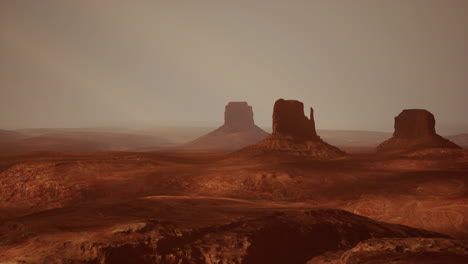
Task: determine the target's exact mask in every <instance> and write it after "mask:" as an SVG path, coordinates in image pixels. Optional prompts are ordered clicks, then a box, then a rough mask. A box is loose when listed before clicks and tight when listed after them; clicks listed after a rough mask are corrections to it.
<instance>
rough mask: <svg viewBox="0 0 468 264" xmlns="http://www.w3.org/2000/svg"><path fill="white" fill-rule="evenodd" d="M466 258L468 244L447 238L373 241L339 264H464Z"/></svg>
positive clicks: (349, 252) (350, 251)
mask: <svg viewBox="0 0 468 264" xmlns="http://www.w3.org/2000/svg"><path fill="white" fill-rule="evenodd" d="M467 259H468V241H463V240H453V239H447V238H414V237H413V238H383V239H382V238H372V239H369V240H366V241H364V242H361V243H359V244H358V245H357V246H356V247H354V248H353V249H351V250H348V251H347V252H345V253H344V254H343V256H342V257H341V258H340V261H337V262H336V264H358V263H359V264H371V263H402V264H427V263H444V264H458V263H465V262H466V260H467ZM395 261H397V262H395Z"/></svg>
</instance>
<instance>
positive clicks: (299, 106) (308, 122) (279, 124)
mask: <svg viewBox="0 0 468 264" xmlns="http://www.w3.org/2000/svg"><path fill="white" fill-rule="evenodd" d="M273 135H275V136H277V137H283V138H291V139H300V140H318V139H319V138H318V136H317V132H316V131H315V121H314V110H313V108H312V107H311V108H310V119H309V118H307V117H306V116H305V115H304V104H303V103H302V102H299V101H296V100H284V99H279V100H277V101H276V102H275V106H274V107H273Z"/></svg>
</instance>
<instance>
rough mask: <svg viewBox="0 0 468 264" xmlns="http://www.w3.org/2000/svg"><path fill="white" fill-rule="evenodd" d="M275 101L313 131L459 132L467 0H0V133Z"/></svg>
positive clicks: (151, 120) (196, 117)
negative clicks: (415, 123) (406, 113)
mask: <svg viewBox="0 0 468 264" xmlns="http://www.w3.org/2000/svg"><path fill="white" fill-rule="evenodd" d="M278 98H285V99H298V100H301V101H303V102H304V103H305V105H306V106H307V107H310V106H313V107H314V108H315V113H316V121H317V127H318V128H334V129H361V130H387V131H388V130H392V127H393V117H394V116H395V115H397V114H398V113H399V112H400V111H401V110H402V109H404V108H426V109H428V110H430V111H431V112H433V113H434V114H435V115H436V119H437V121H438V123H439V124H442V123H444V124H449V125H450V124H451V125H453V126H457V125H460V124H467V123H468V120H467V113H468V1H466V0H385V1H384V0H380V1H378V0H353V1H348V0H341V1H338V0H335V1H333V0H315V1H314V0H282V1H275V0H265V1H261V0H229V1H228V0H225V1H223V0H196V1H195V0H186V1H181V0H166V1H162V0H161V1H157V0H153V1H142V0H138V1H137V0H127V1H116V0H112V1H111V0H108V1H103V0H100V1H95V0H87V1H86V0H76V1H63V0H56V1H52V0H40V1H38V0H30V1H27V0H3V1H0V128H3V129H11V128H21V127H80V126H108V125H132V124H154V125H158V124H178V125H181V124H219V123H222V119H223V116H224V114H223V111H224V106H225V104H226V103H227V102H228V101H247V102H248V103H249V104H250V105H252V106H253V108H254V112H255V120H256V122H257V123H258V124H260V125H265V126H269V125H270V123H271V114H272V108H273V103H274V101H275V100H276V99H278Z"/></svg>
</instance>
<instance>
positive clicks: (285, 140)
mask: <svg viewBox="0 0 468 264" xmlns="http://www.w3.org/2000/svg"><path fill="white" fill-rule="evenodd" d="M265 155H267V156H268V155H273V156H281V157H288V156H289V157H303V158H307V159H316V160H329V159H334V158H338V157H342V156H344V155H345V152H344V151H342V150H340V149H339V148H337V147H335V146H332V145H330V144H328V143H326V142H325V141H323V140H322V139H321V138H320V137H319V136H318V135H317V132H316V130H315V121H314V111H313V109H312V108H310V118H307V117H306V116H305V115H304V104H303V103H302V102H300V101H297V100H284V99H278V100H277V101H276V102H275V105H274V107H273V133H272V134H271V135H270V136H269V137H267V138H265V139H263V140H261V141H259V142H257V143H256V144H254V145H252V146H249V147H246V148H244V149H242V150H240V151H238V152H236V153H233V156H239V157H255V156H258V157H262V156H265Z"/></svg>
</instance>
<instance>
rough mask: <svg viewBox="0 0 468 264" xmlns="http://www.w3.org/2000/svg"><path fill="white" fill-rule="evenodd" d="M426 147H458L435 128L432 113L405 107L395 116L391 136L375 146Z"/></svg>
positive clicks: (397, 148) (392, 148)
mask: <svg viewBox="0 0 468 264" xmlns="http://www.w3.org/2000/svg"><path fill="white" fill-rule="evenodd" d="M426 148H460V147H459V146H458V145H456V144H455V143H453V142H451V141H450V140H448V139H445V138H443V137H441V136H439V135H438V134H437V133H436V130H435V118H434V115H433V114H432V113H431V112H429V111H427V110H424V109H406V110H403V111H402V112H401V113H400V114H399V115H398V116H396V117H395V132H394V133H393V137H392V138H390V139H389V140H387V141H385V142H383V143H382V144H380V145H379V146H378V147H377V150H378V151H391V152H395V151H412V150H420V149H426Z"/></svg>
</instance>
